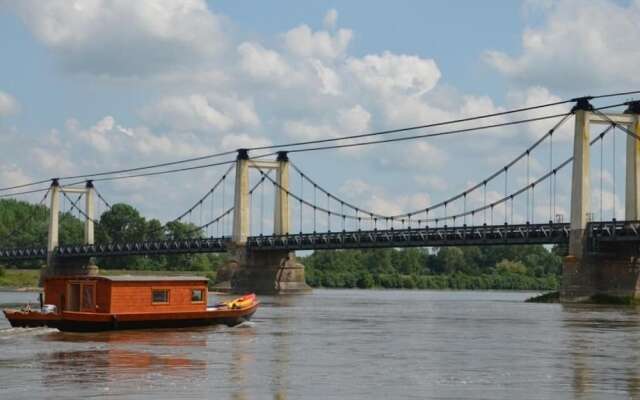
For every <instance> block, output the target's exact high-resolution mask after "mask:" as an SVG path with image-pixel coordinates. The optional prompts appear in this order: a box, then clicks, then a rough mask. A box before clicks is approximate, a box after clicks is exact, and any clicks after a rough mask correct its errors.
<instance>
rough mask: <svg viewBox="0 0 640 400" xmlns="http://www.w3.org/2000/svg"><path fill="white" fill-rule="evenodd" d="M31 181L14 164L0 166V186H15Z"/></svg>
mask: <svg viewBox="0 0 640 400" xmlns="http://www.w3.org/2000/svg"><path fill="white" fill-rule="evenodd" d="M32 180H33V179H32V178H31V177H30V176H28V175H27V174H26V173H25V171H23V170H22V168H20V167H18V166H17V165H15V164H0V186H1V187H6V186H16V185H21V184H23V183H25V182H31V181H32Z"/></svg>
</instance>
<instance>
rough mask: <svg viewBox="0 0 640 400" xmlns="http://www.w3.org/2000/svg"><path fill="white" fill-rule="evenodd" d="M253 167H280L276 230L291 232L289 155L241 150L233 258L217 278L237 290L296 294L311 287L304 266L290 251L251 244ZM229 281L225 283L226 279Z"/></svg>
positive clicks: (278, 171)
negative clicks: (267, 157)
mask: <svg viewBox="0 0 640 400" xmlns="http://www.w3.org/2000/svg"><path fill="white" fill-rule="evenodd" d="M249 168H257V169H259V170H260V171H261V172H265V171H268V170H275V171H276V182H277V183H278V185H279V187H276V188H275V210H274V222H273V231H274V232H273V233H274V235H284V234H287V233H288V232H289V226H290V213H289V195H288V194H287V190H288V188H289V159H288V157H287V153H286V152H279V153H278V158H277V159H276V160H275V161H262V160H261V161H257V160H250V159H249V155H248V152H247V151H246V150H239V151H238V157H237V159H236V182H235V194H234V195H235V197H234V218H233V220H234V224H233V234H232V241H231V243H230V244H229V248H228V251H229V253H230V255H231V260H230V261H229V262H228V263H227V265H226V266H225V267H224V268H223V269H222V271H219V273H218V277H217V279H216V280H217V281H218V284H221V285H222V286H219V287H221V288H222V287H224V286H227V287H226V289H228V290H231V291H232V292H234V293H246V292H255V293H259V294H293V293H304V292H309V291H311V288H310V287H309V286H308V285H307V284H306V282H305V278H304V266H303V265H302V264H300V263H299V262H297V260H296V257H295V253H294V252H290V251H286V250H283V251H252V250H250V249H248V248H247V246H246V244H247V237H248V236H249V224H250V215H249V213H250V211H251V210H250V207H249ZM225 281H226V283H223V282H225Z"/></svg>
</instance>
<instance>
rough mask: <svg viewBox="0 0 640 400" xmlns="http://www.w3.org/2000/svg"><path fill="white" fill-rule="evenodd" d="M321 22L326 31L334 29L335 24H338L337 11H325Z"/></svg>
mask: <svg viewBox="0 0 640 400" xmlns="http://www.w3.org/2000/svg"><path fill="white" fill-rule="evenodd" d="M322 22H323V24H324V27H325V28H326V29H335V27H336V24H337V23H338V11H337V10H336V9H335V8H332V9H330V10H329V11H327V13H326V14H325V15H324V19H323V20H322Z"/></svg>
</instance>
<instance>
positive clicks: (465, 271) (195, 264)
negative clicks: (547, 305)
mask: <svg viewBox="0 0 640 400" xmlns="http://www.w3.org/2000/svg"><path fill="white" fill-rule="evenodd" d="M48 214H49V210H48V209H47V208H46V207H45V206H42V205H33V204H30V203H26V202H23V201H17V200H11V199H10V200H7V199H2V200H0V247H2V248H18V247H27V246H33V245H34V244H35V245H41V246H44V245H45V240H46V236H47V235H46V232H47V223H48ZM18 228H19V229H18ZM95 229H96V241H97V242H125V241H141V240H161V239H164V238H167V237H174V238H193V237H204V236H208V232H206V231H198V230H197V229H196V226H195V225H194V224H191V223H182V222H170V223H167V224H166V226H163V225H162V223H161V222H160V221H159V220H157V219H146V218H145V217H143V216H142V215H141V214H140V213H139V212H138V210H136V209H135V208H134V207H132V206H130V205H128V204H124V203H118V204H114V205H113V206H112V208H111V209H109V210H108V211H106V212H104V213H103V214H102V215H101V216H100V218H99V223H98V224H96V228H95ZM82 239H83V223H82V220H81V219H80V218H78V217H77V216H76V215H74V214H72V213H70V212H63V213H61V216H60V243H61V244H64V243H79V242H81V241H82ZM564 252H565V249H564V248H562V247H557V246H554V247H553V248H550V247H545V246H541V245H522V246H484V247H477V246H468V247H443V248H408V249H368V250H324V251H317V252H313V253H311V254H309V255H305V256H301V257H298V259H299V261H300V262H301V263H302V264H303V265H305V274H306V280H307V283H308V284H309V285H310V286H311V287H325V288H362V289H368V288H390V289H458V290H537V291H554V290H557V288H558V285H559V277H560V271H561V263H562V256H563V255H564ZM226 261H227V256H226V255H225V254H192V255H188V254H180V255H162V256H129V257H119V258H104V259H100V258H98V259H97V260H96V263H97V265H98V266H99V267H100V271H101V273H102V274H115V273H131V274H134V273H135V274H144V273H148V274H149V273H150V274H176V273H180V274H186V273H190V274H199V275H204V276H207V277H208V278H209V279H210V280H211V282H212V285H213V283H215V276H216V271H218V269H219V268H220V267H222V266H223V265H224V264H225V263H226ZM40 267H41V261H21V262H16V263H15V264H14V265H10V266H8V265H5V266H2V265H0V287H10V288H20V287H34V286H37V282H38V276H39V272H40V271H39V270H40ZM123 271H124V272H123Z"/></svg>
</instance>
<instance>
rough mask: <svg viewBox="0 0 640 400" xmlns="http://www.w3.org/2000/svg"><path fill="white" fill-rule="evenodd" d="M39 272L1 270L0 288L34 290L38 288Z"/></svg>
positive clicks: (30, 270)
mask: <svg viewBox="0 0 640 400" xmlns="http://www.w3.org/2000/svg"><path fill="white" fill-rule="evenodd" d="M39 277H40V271H39V270H33V269H0V288H11V289H20V288H34V287H37V286H38V279H39Z"/></svg>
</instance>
